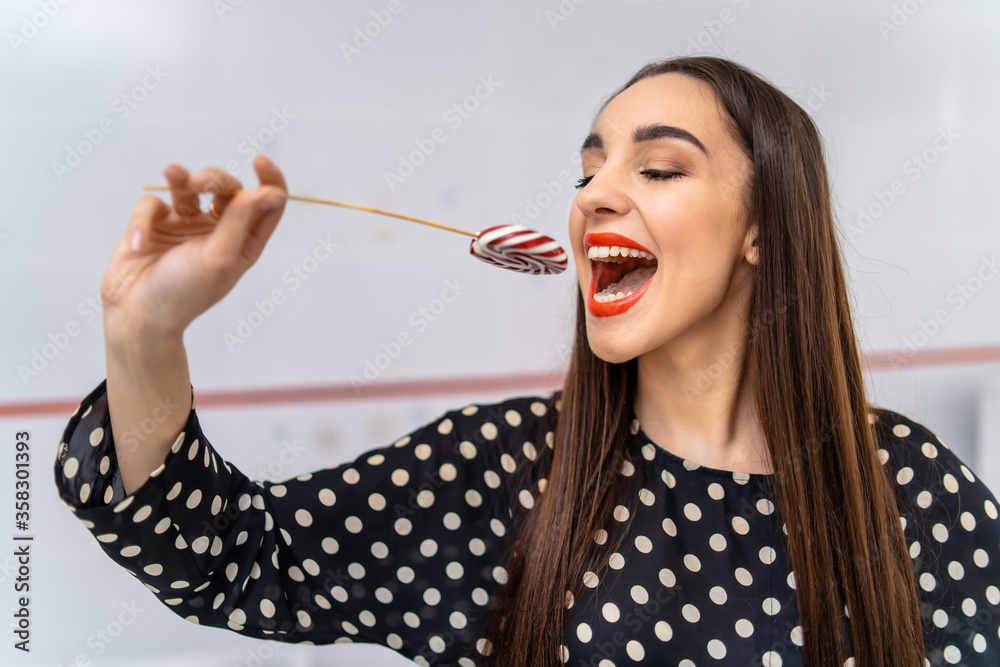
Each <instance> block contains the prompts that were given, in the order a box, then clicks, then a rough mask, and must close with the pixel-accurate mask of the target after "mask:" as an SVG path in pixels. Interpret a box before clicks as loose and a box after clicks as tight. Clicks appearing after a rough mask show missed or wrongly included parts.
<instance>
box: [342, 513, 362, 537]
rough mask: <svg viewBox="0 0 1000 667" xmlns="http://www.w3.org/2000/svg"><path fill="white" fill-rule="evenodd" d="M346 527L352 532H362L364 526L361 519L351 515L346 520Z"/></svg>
mask: <svg viewBox="0 0 1000 667" xmlns="http://www.w3.org/2000/svg"><path fill="white" fill-rule="evenodd" d="M344 527H345V528H347V530H348V531H350V532H352V533H360V532H361V529H362V528H363V527H364V526H363V525H362V523H361V519H359V518H358V517H356V516H349V517H347V519H345V520H344Z"/></svg>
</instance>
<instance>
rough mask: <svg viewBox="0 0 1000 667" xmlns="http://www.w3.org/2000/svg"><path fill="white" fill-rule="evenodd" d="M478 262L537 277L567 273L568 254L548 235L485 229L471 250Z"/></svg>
mask: <svg viewBox="0 0 1000 667" xmlns="http://www.w3.org/2000/svg"><path fill="white" fill-rule="evenodd" d="M469 252H470V253H472V255H474V256H475V257H476V258H477V259H481V260H483V261H484V262H487V263H489V264H493V265H494V266H500V267H503V268H505V269H510V270H511V271H517V272H519V273H531V274H533V275H536V276H541V275H546V274H550V275H551V274H556V273H562V272H563V271H565V270H566V265H567V257H566V251H565V250H563V249H562V247H561V246H560V245H559V244H558V243H556V242H555V241H554V240H553V239H551V238H549V237H548V236H546V235H545V234H542V233H540V232H535V231H532V230H530V229H527V228H526V227H522V226H520V225H497V226H496V227H490V228H488V229H484V230H483V231H481V232H480V233H479V237H478V238H477V239H476V240H474V241H473V242H472V245H471V246H469Z"/></svg>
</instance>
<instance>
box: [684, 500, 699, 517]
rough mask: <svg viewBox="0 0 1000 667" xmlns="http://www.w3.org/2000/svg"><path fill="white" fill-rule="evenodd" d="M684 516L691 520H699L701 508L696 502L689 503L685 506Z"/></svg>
mask: <svg viewBox="0 0 1000 667" xmlns="http://www.w3.org/2000/svg"><path fill="white" fill-rule="evenodd" d="M684 516H686V517H687V518H688V520H690V521H698V520H699V519H701V508H700V507H698V506H697V505H695V504H694V503H688V504H686V505H685V506H684Z"/></svg>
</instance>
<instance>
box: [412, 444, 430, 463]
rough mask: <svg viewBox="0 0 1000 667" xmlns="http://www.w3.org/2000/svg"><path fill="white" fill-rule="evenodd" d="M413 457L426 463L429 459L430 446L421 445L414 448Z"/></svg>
mask: <svg viewBox="0 0 1000 667" xmlns="http://www.w3.org/2000/svg"><path fill="white" fill-rule="evenodd" d="M413 455H414V456H416V457H417V458H418V459H420V460H421V461H426V460H427V459H429V458H430V457H431V446H430V445H428V444H427V443H421V444H419V445H417V446H416V447H414V449H413Z"/></svg>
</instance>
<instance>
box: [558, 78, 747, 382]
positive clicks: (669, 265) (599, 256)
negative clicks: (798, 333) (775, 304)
mask: <svg viewBox="0 0 1000 667" xmlns="http://www.w3.org/2000/svg"><path fill="white" fill-rule="evenodd" d="M723 113H724V112H723V111H722V110H721V109H720V108H719V107H718V105H717V103H716V100H715V97H714V94H713V93H712V91H711V89H710V88H709V87H708V86H707V85H705V84H703V83H701V82H699V81H697V80H695V79H693V78H690V77H687V76H684V75H681V74H676V73H669V74H661V75H657V76H654V77H649V78H646V79H643V80H641V81H639V82H638V83H636V84H634V85H632V86H631V87H629V88H628V89H626V90H625V91H623V92H622V93H621V94H619V95H618V96H617V97H615V98H614V99H612V100H611V102H610V103H609V104H608V105H607V107H605V109H604V112H603V113H602V114H601V116H600V118H599V119H598V121H597V124H596V125H595V126H594V131H593V133H592V134H591V135H590V136H589V137H588V138H587V139H586V141H585V142H584V146H583V155H582V158H583V176H584V185H583V187H581V188H580V190H579V192H578V193H577V196H576V199H575V201H574V206H573V208H572V210H571V212H570V220H569V226H570V237H571V239H572V244H573V251H574V255H575V261H576V270H577V274H578V277H579V280H580V289H581V291H582V293H583V299H584V303H585V304H586V310H587V335H588V338H589V339H590V346H591V348H592V349H593V351H594V353H595V354H596V355H597V356H598V357H600V358H601V359H604V360H605V361H609V362H622V361H627V360H629V359H632V358H633V357H636V356H638V355H641V354H644V353H647V352H650V351H652V350H655V349H658V348H661V347H662V346H664V345H666V344H668V343H670V342H671V341H675V340H681V339H685V340H690V341H692V342H694V343H696V344H697V343H698V342H699V341H700V342H701V343H709V344H711V341H712V339H713V338H715V339H717V338H718V334H719V332H720V331H723V330H724V329H731V328H732V327H733V326H734V319H733V318H734V316H735V315H736V309H737V304H740V303H741V298H742V297H743V296H745V295H746V294H748V292H747V290H749V287H750V283H749V271H750V269H751V268H752V267H751V265H750V263H749V262H748V258H749V260H750V261H752V262H754V263H756V247H754V246H753V243H754V239H755V236H754V234H755V230H754V229H751V228H750V227H749V226H748V224H747V219H746V214H745V211H744V209H743V206H742V204H741V201H740V193H741V189H742V187H743V184H744V181H745V180H746V179H747V178H748V177H749V175H750V173H751V172H750V169H751V167H750V161H749V160H748V159H747V157H746V156H745V155H744V154H743V152H742V150H741V149H740V147H739V146H738V145H737V143H736V141H735V140H734V139H733V138H732V137H731V136H730V133H729V131H728V129H727V128H726V126H725V121H724V118H723V115H722V114H723ZM623 248H624V251H623V250H622V249H623ZM623 255H626V257H623ZM630 293H631V294H630ZM619 295H621V296H619Z"/></svg>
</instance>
